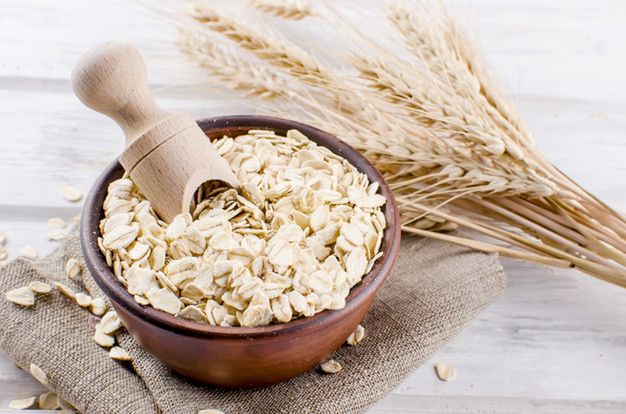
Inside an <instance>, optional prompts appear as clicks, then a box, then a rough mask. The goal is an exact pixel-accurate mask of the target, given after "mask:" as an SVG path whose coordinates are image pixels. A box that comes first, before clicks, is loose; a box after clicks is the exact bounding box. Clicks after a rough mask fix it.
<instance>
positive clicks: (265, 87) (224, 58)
mask: <svg viewBox="0 0 626 414" xmlns="http://www.w3.org/2000/svg"><path fill="white" fill-rule="evenodd" d="M178 44H179V47H180V49H181V51H183V52H184V53H186V54H187V55H189V56H190V58H192V59H193V60H194V61H195V62H197V63H198V64H200V65H201V66H202V67H204V68H205V69H207V70H209V71H210V72H211V74H212V75H213V76H214V77H215V78H216V79H217V80H219V81H221V82H224V84H225V85H226V86H227V87H229V88H231V89H234V90H239V91H244V92H246V93H247V94H248V95H252V96H257V97H259V98H265V99H273V98H276V97H278V96H280V95H283V94H284V93H285V91H287V90H289V88H288V87H287V82H286V81H285V80H284V79H282V78H281V77H280V76H278V75H277V74H275V73H273V72H271V71H270V70H268V69H267V68H265V67H259V66H257V65H252V64H250V63H249V62H248V61H246V60H244V59H240V58H237V57H235V56H233V55H232V54H229V53H227V52H225V51H224V50H222V49H220V48H219V47H217V46H215V45H214V44H213V43H212V42H210V41H208V40H207V39H206V38H204V37H202V36H201V35H199V34H198V33H196V32H193V31H189V30H181V31H180V32H179V37H178Z"/></svg>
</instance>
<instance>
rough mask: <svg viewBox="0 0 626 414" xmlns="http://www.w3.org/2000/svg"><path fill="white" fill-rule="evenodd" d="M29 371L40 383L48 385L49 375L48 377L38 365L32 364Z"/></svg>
mask: <svg viewBox="0 0 626 414" xmlns="http://www.w3.org/2000/svg"><path fill="white" fill-rule="evenodd" d="M29 371H30V375H32V376H33V377H35V379H36V380H37V381H39V382H40V383H42V384H43V385H48V375H46V373H45V371H44V370H43V369H41V368H40V367H39V366H38V365H35V364H30V367H29Z"/></svg>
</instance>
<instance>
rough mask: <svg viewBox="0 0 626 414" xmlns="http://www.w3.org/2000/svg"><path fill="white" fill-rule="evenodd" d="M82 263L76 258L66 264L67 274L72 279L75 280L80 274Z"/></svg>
mask: <svg viewBox="0 0 626 414" xmlns="http://www.w3.org/2000/svg"><path fill="white" fill-rule="evenodd" d="M80 271H81V268H80V262H79V261H78V260H76V259H74V258H72V259H69V260H68V261H67V263H65V274H66V275H67V277H69V278H70V279H74V278H75V277H77V276H78V275H79V274H80Z"/></svg>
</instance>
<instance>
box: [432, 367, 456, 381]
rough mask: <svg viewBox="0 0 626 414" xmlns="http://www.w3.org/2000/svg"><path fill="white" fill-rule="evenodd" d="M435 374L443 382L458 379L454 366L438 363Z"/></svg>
mask: <svg viewBox="0 0 626 414" xmlns="http://www.w3.org/2000/svg"><path fill="white" fill-rule="evenodd" d="M435 372H436V373H437V377H438V378H439V379H440V380H441V381H450V380H452V379H454V377H456V369H454V367H453V366H452V365H448V364H444V363H438V364H436V365H435Z"/></svg>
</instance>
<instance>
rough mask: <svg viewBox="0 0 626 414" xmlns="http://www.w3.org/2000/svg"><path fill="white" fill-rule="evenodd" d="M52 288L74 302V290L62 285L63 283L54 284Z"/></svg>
mask: <svg viewBox="0 0 626 414" xmlns="http://www.w3.org/2000/svg"><path fill="white" fill-rule="evenodd" d="M54 286H55V287H56V288H57V289H58V290H59V292H61V293H63V294H64V295H65V296H67V297H68V298H70V299H72V300H76V293H75V292H74V289H72V288H71V287H69V286H66V285H64V284H63V283H59V282H54Z"/></svg>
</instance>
